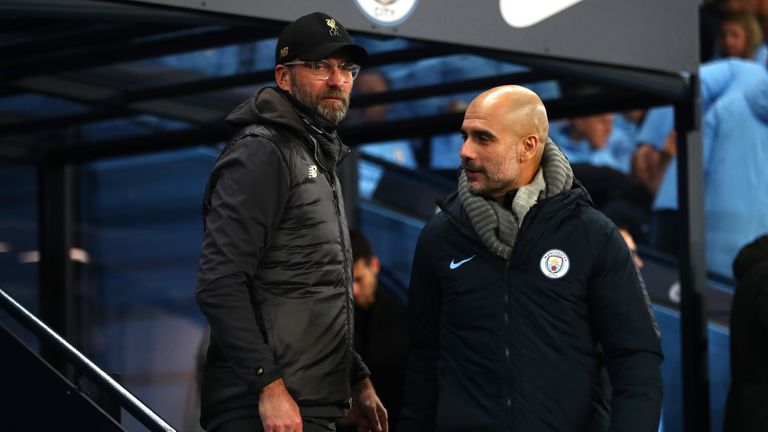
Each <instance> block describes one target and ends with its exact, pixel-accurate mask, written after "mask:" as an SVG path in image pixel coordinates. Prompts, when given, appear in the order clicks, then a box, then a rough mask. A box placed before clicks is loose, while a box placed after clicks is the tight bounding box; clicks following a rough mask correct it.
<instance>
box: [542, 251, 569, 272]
mask: <svg viewBox="0 0 768 432" xmlns="http://www.w3.org/2000/svg"><path fill="white" fill-rule="evenodd" d="M539 267H541V272H542V273H544V276H546V277H548V278H550V279H560V278H561V277H563V276H565V274H566V273H568V269H569V268H571V260H569V259H568V255H566V254H565V252H563V251H561V250H560V249H550V250H548V251H547V252H546V253H545V254H544V256H542V257H541V262H540V263H539Z"/></svg>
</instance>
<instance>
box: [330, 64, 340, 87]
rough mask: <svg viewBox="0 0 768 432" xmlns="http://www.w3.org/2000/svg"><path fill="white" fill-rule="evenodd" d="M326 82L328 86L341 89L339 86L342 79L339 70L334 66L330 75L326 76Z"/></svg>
mask: <svg viewBox="0 0 768 432" xmlns="http://www.w3.org/2000/svg"><path fill="white" fill-rule="evenodd" d="M326 81H327V82H328V85H330V86H333V87H341V85H342V84H344V77H343V76H342V75H341V69H340V68H338V67H336V66H334V67H333V69H331V74H330V75H328V79H327V80H326Z"/></svg>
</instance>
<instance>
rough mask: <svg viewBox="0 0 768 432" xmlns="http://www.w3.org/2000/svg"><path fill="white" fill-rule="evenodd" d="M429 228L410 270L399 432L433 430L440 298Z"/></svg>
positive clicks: (417, 247)
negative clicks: (408, 342) (407, 344)
mask: <svg viewBox="0 0 768 432" xmlns="http://www.w3.org/2000/svg"><path fill="white" fill-rule="evenodd" d="M428 227H429V225H428V226H427V228H425V230H424V231H423V232H422V234H421V236H420V238H419V241H418V243H417V245H416V252H415V255H414V259H413V269H412V270H411V283H410V288H409V293H408V331H409V337H410V340H411V351H410V356H409V358H408V369H407V372H406V380H405V389H404V395H403V405H402V409H401V411H400V423H399V425H398V430H399V431H400V432H430V431H434V430H435V416H436V410H437V362H438V358H439V352H440V346H439V344H440V342H439V341H440V309H441V306H440V305H441V298H440V289H439V286H438V285H437V284H436V283H435V281H434V279H433V277H432V272H431V270H430V268H431V266H430V263H431V260H430V257H429V252H428V249H429V245H428V242H429V238H428V236H427V235H426V232H427V230H428Z"/></svg>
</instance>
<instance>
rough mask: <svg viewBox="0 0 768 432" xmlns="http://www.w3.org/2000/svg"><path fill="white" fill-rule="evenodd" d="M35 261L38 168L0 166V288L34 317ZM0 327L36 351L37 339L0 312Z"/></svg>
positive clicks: (36, 259)
mask: <svg viewBox="0 0 768 432" xmlns="http://www.w3.org/2000/svg"><path fill="white" fill-rule="evenodd" d="M37 262H38V254H37V169H36V167H35V166H32V165H12V164H6V163H0V289H2V290H3V291H5V292H6V293H7V294H8V295H10V296H11V297H13V299H14V300H16V301H17V302H18V303H19V304H21V305H22V306H23V307H24V308H26V309H27V310H29V311H30V312H32V313H34V314H36V313H37V312H38V299H39V295H38V288H37V279H38V277H37V269H38V267H37ZM0 324H3V325H6V326H8V328H9V329H10V330H11V331H12V332H13V333H14V334H16V335H17V336H20V337H21V338H22V340H23V341H24V342H25V343H26V344H27V345H28V346H30V347H32V348H33V349H37V347H38V341H37V338H35V337H33V336H32V335H31V334H29V333H28V332H27V331H26V330H23V327H21V326H20V325H18V324H17V323H16V321H15V319H13V318H11V317H10V316H8V315H6V314H5V312H2V311H0Z"/></svg>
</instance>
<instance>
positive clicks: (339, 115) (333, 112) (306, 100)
mask: <svg viewBox="0 0 768 432" xmlns="http://www.w3.org/2000/svg"><path fill="white" fill-rule="evenodd" d="M291 80H292V81H293V86H292V87H291V94H292V95H293V97H295V98H296V100H298V101H299V102H301V103H302V104H303V105H304V106H306V107H307V108H309V109H311V110H312V111H314V112H316V113H317V114H319V115H320V116H321V117H322V118H324V119H325V120H327V121H328V122H329V123H331V124H333V125H338V124H339V123H341V121H342V120H344V117H346V116H347V112H348V111H349V97H348V96H347V95H345V94H344V92H343V91H342V90H341V89H327V90H324V91H323V92H321V93H320V94H318V95H317V96H316V97H313V96H312V95H311V94H310V93H309V92H308V91H307V90H306V88H304V87H302V86H301V85H299V83H298V80H297V79H296V78H295V76H291ZM325 97H334V98H339V99H342V100H343V104H342V105H341V106H337V105H323V104H322V103H320V100H321V99H322V98H325Z"/></svg>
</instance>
